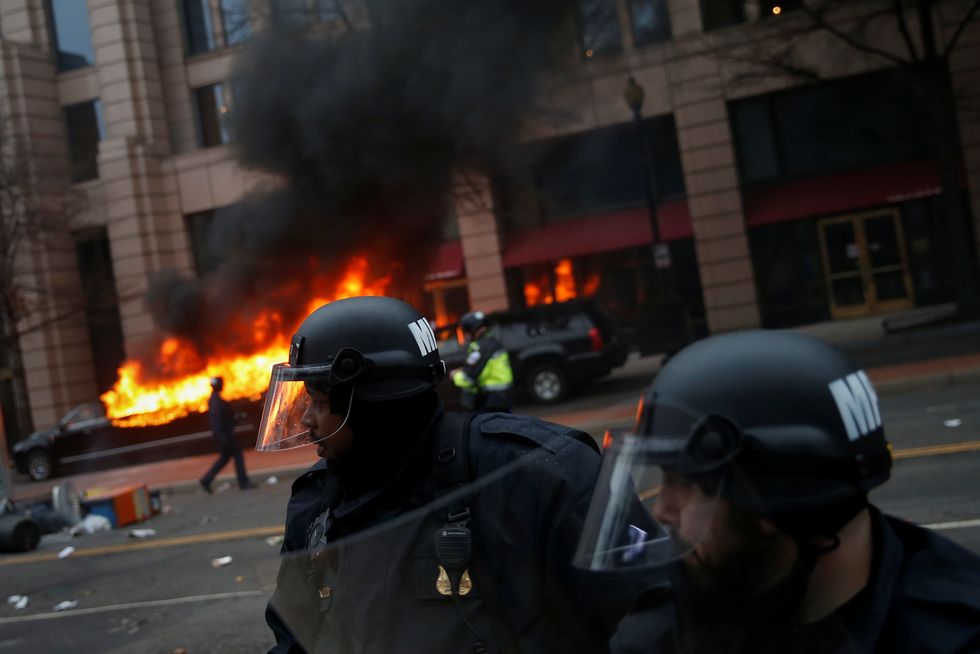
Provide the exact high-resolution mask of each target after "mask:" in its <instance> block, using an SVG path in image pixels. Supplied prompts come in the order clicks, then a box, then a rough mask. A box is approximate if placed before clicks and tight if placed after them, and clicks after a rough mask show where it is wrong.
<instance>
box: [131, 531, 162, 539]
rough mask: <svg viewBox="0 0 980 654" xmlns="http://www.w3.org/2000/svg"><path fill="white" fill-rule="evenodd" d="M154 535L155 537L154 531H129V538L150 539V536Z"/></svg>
mask: <svg viewBox="0 0 980 654" xmlns="http://www.w3.org/2000/svg"><path fill="white" fill-rule="evenodd" d="M156 535H157V530H156V529H130V530H129V537H130V538H150V537H151V536H156Z"/></svg>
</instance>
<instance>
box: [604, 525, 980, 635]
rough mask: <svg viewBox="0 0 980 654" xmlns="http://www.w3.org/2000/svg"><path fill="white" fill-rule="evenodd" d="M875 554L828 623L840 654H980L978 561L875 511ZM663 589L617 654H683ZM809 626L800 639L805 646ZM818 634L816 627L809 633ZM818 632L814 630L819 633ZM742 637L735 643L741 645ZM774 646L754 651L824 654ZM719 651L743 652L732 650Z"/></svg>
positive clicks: (647, 596)
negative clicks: (863, 581) (866, 574)
mask: <svg viewBox="0 0 980 654" xmlns="http://www.w3.org/2000/svg"><path fill="white" fill-rule="evenodd" d="M872 519H873V529H874V538H875V552H874V558H873V563H872V572H871V578H870V580H869V582H868V585H867V586H866V587H865V588H864V590H862V591H861V592H860V593H858V595H857V596H855V597H854V598H853V599H852V600H851V601H849V602H848V603H847V604H845V605H844V606H842V607H841V608H840V609H838V610H837V611H836V612H835V613H834V614H833V615H831V616H830V617H829V618H827V619H826V621H825V622H824V624H823V625H822V626H823V629H822V633H823V634H824V635H826V633H827V627H832V628H833V629H834V630H835V631H836V632H837V634H836V635H835V636H834V638H833V640H835V641H838V642H837V643H836V644H835V645H834V647H833V648H832V649H831V650H830V651H831V652H833V653H834V654H838V653H839V654H851V653H858V652H859V653H862V654H872V653H873V654H886V653H888V654H891V653H895V654H905V653H907V654H913V653H914V654H931V653H932V654H940V653H941V654H966V653H967V652H971V653H976V652H980V557H978V556H977V555H975V554H973V553H972V552H970V551H968V550H966V549H964V548H962V547H960V546H958V545H956V544H955V543H953V542H952V541H949V540H947V539H945V538H942V537H941V536H938V535H936V534H935V533H933V532H932V531H930V530H928V529H923V528H921V527H917V526H915V525H912V524H909V523H907V522H904V521H902V520H899V519H897V518H892V517H890V516H884V515H882V514H881V513H880V512H879V511H877V510H876V509H874V508H872ZM675 624H676V613H675V611H674V607H673V604H672V603H671V595H670V592H669V590H668V589H667V588H666V587H665V586H661V587H658V588H652V589H650V590H648V591H647V592H646V593H644V594H643V595H642V596H641V597H640V599H639V600H638V601H637V603H636V606H635V607H634V609H633V610H632V611H631V612H630V614H629V615H628V616H627V617H626V618H625V619H624V620H623V622H622V624H621V625H620V628H619V630H618V631H617V633H616V635H615V636H614V638H613V641H612V643H611V650H612V651H613V652H615V653H616V654H639V653H641V652H644V653H656V654H677V653H681V652H685V648H684V646H683V644H682V643H680V642H679V638H678V636H677V633H676V631H675ZM807 630H808V627H806V626H803V627H801V629H800V633H799V634H797V637H800V642H802V643H807V642H808V640H807ZM809 630H810V631H811V632H813V631H814V630H813V629H812V626H811V627H810V628H809ZM814 633H815V632H814ZM738 640H739V639H738V638H737V637H734V636H733V637H732V638H730V639H729V643H734V642H737V641H738ZM786 647H787V645H786V643H780V642H770V643H768V649H767V648H766V647H761V648H760V647H758V642H754V643H753V645H752V646H751V651H752V652H753V654H755V653H756V652H784V651H794V652H801V651H808V652H809V651H814V652H816V651H824V650H821V649H820V648H819V647H818V646H817V645H816V644H814V643H812V641H811V642H810V644H809V647H804V646H797V647H794V648H793V649H792V650H788V649H786ZM718 651H724V652H736V651H745V650H743V649H742V648H739V647H736V646H732V647H730V648H726V647H722V648H720V649H719V650H718Z"/></svg>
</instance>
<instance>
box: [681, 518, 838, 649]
mask: <svg viewBox="0 0 980 654" xmlns="http://www.w3.org/2000/svg"><path fill="white" fill-rule="evenodd" d="M728 531H729V532H730V534H731V539H730V541H729V547H728V548H727V549H726V551H725V552H724V553H718V554H716V556H715V557H713V558H709V557H707V556H704V555H700V556H699V555H697V554H696V553H692V554H690V555H688V558H687V559H685V561H683V562H681V563H679V564H677V565H676V566H675V569H674V576H675V580H674V583H675V590H676V593H677V618H678V632H679V633H678V635H679V637H680V642H681V643H683V644H682V647H681V650H682V651H683V652H685V654H695V653H697V654H701V653H706V652H712V653H714V652H753V653H756V652H789V651H793V652H823V651H832V649H833V646H834V644H836V643H838V642H839V635H840V631H839V629H836V628H832V627H834V626H835V625H831V628H830V629H823V627H822V626H817V627H816V628H810V627H807V628H806V629H805V631H806V638H805V639H803V638H802V637H801V634H802V632H801V630H800V616H801V613H802V606H803V599H804V596H805V595H806V591H807V586H808V583H809V578H810V572H811V571H812V569H813V563H814V560H815V559H814V557H811V556H808V555H806V554H801V553H800V552H798V553H797V555H796V558H795V560H794V561H793V563H792V565H791V566H790V568H789V571H788V572H787V573H786V574H784V575H783V576H782V577H781V578H779V579H778V580H777V581H775V583H769V584H766V585H761V584H765V580H769V579H771V578H772V574H773V570H772V566H773V562H774V561H778V560H780V558H779V556H778V550H777V548H780V547H784V545H782V544H781V543H780V541H779V540H778V539H777V538H776V537H774V536H772V535H770V534H766V533H763V532H762V531H761V529H760V527H759V524H758V518H757V517H756V516H753V515H751V514H743V513H742V512H739V511H734V512H733V515H732V517H731V518H730V524H729V529H728ZM695 552H696V550H695ZM798 641H805V642H798Z"/></svg>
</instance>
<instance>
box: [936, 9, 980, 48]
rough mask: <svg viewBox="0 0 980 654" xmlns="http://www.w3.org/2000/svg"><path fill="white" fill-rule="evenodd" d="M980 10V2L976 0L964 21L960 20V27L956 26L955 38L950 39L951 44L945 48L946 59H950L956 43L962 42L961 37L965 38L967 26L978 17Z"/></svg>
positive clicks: (965, 15) (967, 11)
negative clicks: (964, 33)
mask: <svg viewBox="0 0 980 654" xmlns="http://www.w3.org/2000/svg"><path fill="white" fill-rule="evenodd" d="M978 10H980V0H974V2H973V5H972V6H971V7H970V8H969V9H967V10H966V14H964V16H963V19H962V20H960V22H959V25H957V26H956V30H955V31H954V32H953V36H951V37H949V43H947V44H946V47H945V48H943V58H944V59H945V58H946V57H948V56H949V55H950V53H951V52H952V51H953V48H955V47H956V42H957V41H959V40H960V37H961V36H963V32H964V31H966V26H967V25H968V24H969V23H970V21H972V20H973V17H974V16H975V15H976V13H977V11H978Z"/></svg>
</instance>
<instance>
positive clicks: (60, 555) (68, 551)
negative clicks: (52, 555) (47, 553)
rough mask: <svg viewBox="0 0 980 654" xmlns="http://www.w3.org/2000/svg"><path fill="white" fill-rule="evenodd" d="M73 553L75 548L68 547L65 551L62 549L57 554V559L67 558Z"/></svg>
mask: <svg viewBox="0 0 980 654" xmlns="http://www.w3.org/2000/svg"><path fill="white" fill-rule="evenodd" d="M74 551H75V548H74V547H72V546H71V545H69V546H68V547H66V548H65V549H63V550H61V551H60V552H58V558H59V559H64V558H67V557H69V556H71V554H72V552H74Z"/></svg>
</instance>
